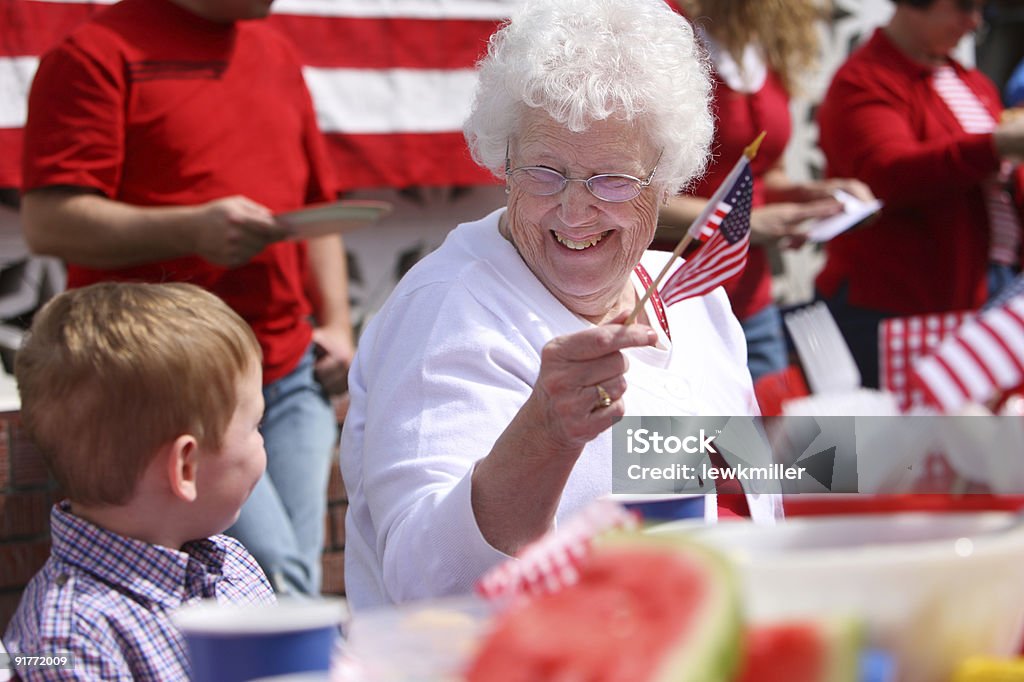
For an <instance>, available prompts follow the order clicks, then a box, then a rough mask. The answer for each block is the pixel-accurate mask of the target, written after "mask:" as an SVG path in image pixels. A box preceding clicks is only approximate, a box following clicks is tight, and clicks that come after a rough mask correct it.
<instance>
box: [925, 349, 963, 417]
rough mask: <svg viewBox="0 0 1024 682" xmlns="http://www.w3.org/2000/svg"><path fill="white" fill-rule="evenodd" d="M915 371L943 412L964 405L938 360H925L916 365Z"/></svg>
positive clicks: (958, 389)
mask: <svg viewBox="0 0 1024 682" xmlns="http://www.w3.org/2000/svg"><path fill="white" fill-rule="evenodd" d="M916 371H917V373H918V374H919V375H920V377H921V379H922V380H923V381H924V382H925V384H927V385H928V388H930V389H931V391H932V393H933V394H934V395H935V399H936V400H938V401H939V406H940V407H941V408H942V411H943V412H952V411H955V410H958V409H960V407H961V406H962V405H963V403H964V394H963V392H962V391H961V390H960V387H959V386H957V384H956V382H955V381H953V379H952V378H950V376H949V374H948V373H947V372H946V368H945V367H943V366H942V365H941V364H939V362H938V360H936V359H935V358H925V359H924V360H922V361H921V362H920V363H918V365H917V368H916Z"/></svg>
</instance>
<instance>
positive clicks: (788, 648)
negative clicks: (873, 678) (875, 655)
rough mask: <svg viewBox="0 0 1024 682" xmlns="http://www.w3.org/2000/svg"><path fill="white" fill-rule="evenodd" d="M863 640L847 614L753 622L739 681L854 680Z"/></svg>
mask: <svg viewBox="0 0 1024 682" xmlns="http://www.w3.org/2000/svg"><path fill="white" fill-rule="evenodd" d="M862 639H863V637H862V632H861V628H860V627H859V626H858V625H857V624H856V623H855V622H854V621H852V620H847V619H821V620H796V621H786V622H778V623H765V624H756V625H752V626H750V627H749V628H748V629H747V631H746V633H745V634H744V647H743V649H744V654H743V664H742V665H741V666H740V672H739V675H738V676H737V677H736V682H856V680H857V679H858V667H859V659H860V653H861V646H862Z"/></svg>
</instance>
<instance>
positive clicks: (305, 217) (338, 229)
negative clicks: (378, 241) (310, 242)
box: [274, 200, 391, 239]
mask: <svg viewBox="0 0 1024 682" xmlns="http://www.w3.org/2000/svg"><path fill="white" fill-rule="evenodd" d="M390 212H391V204H389V203H388V202H386V201H356V200H347V201H336V202H334V203H330V204H318V205H315V206H309V207H307V208H304V209H301V210H298V211H289V212H287V213H278V214H277V215H276V216H274V217H275V218H277V220H278V221H280V222H282V223H284V224H286V225H288V227H290V228H291V229H292V230H293V232H294V234H293V236H292V239H311V238H313V237H322V236H324V235H327V234H344V233H345V232H351V231H353V230H358V229H359V228H362V227H366V226H367V225H371V224H373V223H375V222H377V221H378V220H380V219H381V218H383V217H384V216H386V215H387V214H388V213H390Z"/></svg>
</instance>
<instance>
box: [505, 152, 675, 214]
mask: <svg viewBox="0 0 1024 682" xmlns="http://www.w3.org/2000/svg"><path fill="white" fill-rule="evenodd" d="M662 154H664V150H662ZM659 163H661V154H658V160H657V161H655V162H654V170H652V171H651V174H650V175H648V176H647V179H646V180H641V179H640V178H634V177H633V176H632V175H626V174H625V173H600V174H598V175H591V176H590V177H589V178H585V179H583V178H567V177H565V176H564V175H562V174H561V173H559V172H558V171H556V170H554V169H553V168H548V167H547V166H519V167H518V168H512V164H511V162H510V161H509V158H508V146H507V145H506V147H505V177H508V178H512V179H513V180H515V182H516V184H518V185H519V187H520V188H522V190H523V191H524V192H526V193H528V194H533V195H534V196H538V197H549V196H551V195H553V194H558V193H559V192H561V191H562V190H563V189H565V186H566V185H567V184H568V183H570V182H582V183H583V184H584V185H586V186H587V189H588V190H589V191H590V193H591V194H593V195H594V196H595V197H597V198H598V199H600V200H601V201H608V202H611V203H613V204H621V203H622V202H624V201H630V200H632V199H636V198H637V197H638V196H640V192H642V191H643V189H644V187H647V186H648V185H650V184H651V180H653V179H654V174H655V173H657V172H658V164H659Z"/></svg>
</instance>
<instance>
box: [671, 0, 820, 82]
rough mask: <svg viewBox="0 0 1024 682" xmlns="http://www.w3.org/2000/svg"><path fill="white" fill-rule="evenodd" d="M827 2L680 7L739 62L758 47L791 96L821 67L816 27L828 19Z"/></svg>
mask: <svg viewBox="0 0 1024 682" xmlns="http://www.w3.org/2000/svg"><path fill="white" fill-rule="evenodd" d="M827 1H828V0H824V2H818V1H816V0H679V4H680V6H681V7H682V8H683V10H684V11H685V12H686V14H687V16H689V17H690V18H691V19H692V20H693V21H694V22H695V23H699V24H701V25H702V26H703V27H704V28H705V30H706V31H707V32H708V33H709V34H711V36H712V37H713V38H714V39H715V41H716V42H718V44H720V45H721V46H722V47H723V48H724V49H725V50H727V51H728V52H729V53H730V54H731V55H732V56H733V58H735V59H736V60H737V61H739V60H740V58H741V56H742V54H743V48H744V47H745V46H746V45H748V44H750V43H756V44H758V45H760V46H761V48H762V49H763V50H764V53H765V60H766V61H767V62H768V66H769V67H770V68H771V69H772V70H773V71H775V73H777V74H778V75H779V78H781V79H782V83H783V85H784V86H785V88H786V91H787V92H789V93H790V94H793V93H794V92H795V91H796V90H797V89H798V88H797V80H798V79H799V77H800V75H801V74H803V73H806V72H807V71H809V70H812V69H814V68H815V67H816V66H817V63H818V57H819V40H818V33H817V31H816V30H815V27H814V24H815V22H816V21H818V20H819V19H821V18H823V17H824V16H825V12H826V9H827V6H826V5H825V2H827Z"/></svg>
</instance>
